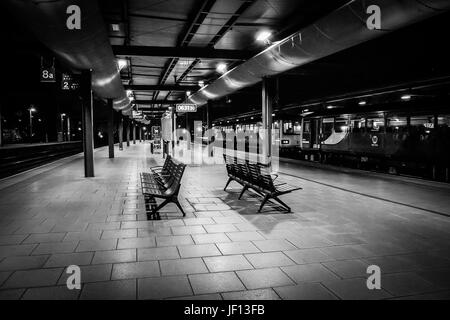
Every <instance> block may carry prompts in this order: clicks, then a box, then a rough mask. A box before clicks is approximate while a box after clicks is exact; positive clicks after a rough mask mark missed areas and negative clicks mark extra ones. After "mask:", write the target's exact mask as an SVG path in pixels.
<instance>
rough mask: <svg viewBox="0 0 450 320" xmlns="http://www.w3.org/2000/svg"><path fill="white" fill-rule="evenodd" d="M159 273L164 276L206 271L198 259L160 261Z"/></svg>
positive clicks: (201, 261)
mask: <svg viewBox="0 0 450 320" xmlns="http://www.w3.org/2000/svg"><path fill="white" fill-rule="evenodd" d="M160 266H161V273H162V274H163V275H165V276H172V275H182V274H195V273H206V272H208V269H207V268H206V265H205V264H204V262H203V260H202V259H200V258H192V259H176V260H162V261H160Z"/></svg>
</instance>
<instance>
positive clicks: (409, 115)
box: [215, 108, 450, 182]
mask: <svg viewBox="0 0 450 320" xmlns="http://www.w3.org/2000/svg"><path fill="white" fill-rule="evenodd" d="M273 116H274V118H273V125H272V129H279V130H278V131H275V130H273V132H276V133H272V140H273V141H277V142H278V144H279V146H280V156H281V157H288V158H293V159H300V160H306V161H312V162H320V163H324V164H331V165H337V166H346V167H355V168H358V169H364V170H372V171H379V172H380V171H381V172H386V173H390V174H396V175H399V174H401V175H410V176H416V177H422V178H426V179H431V180H438V181H444V182H449V168H450V112H449V111H448V110H447V111H446V109H445V108H444V109H436V110H433V109H413V110H411V109H410V110H405V109H399V110H389V111H385V110H380V111H377V110H376V109H375V110H370V111H365V112H352V113H339V112H338V111H337V110H334V111H333V112H328V113H327V112H322V114H318V113H312V112H306V113H302V114H301V115H300V116H295V115H293V114H289V113H283V112H279V113H277V114H274V115H273ZM236 120H237V121H238V122H236ZM236 120H234V121H233V120H227V121H221V122H219V123H217V124H215V129H216V130H217V132H220V133H219V134H217V135H216V139H219V140H220V139H224V142H225V141H226V140H227V138H226V134H227V132H228V133H229V132H231V131H235V132H236V131H239V130H241V131H245V132H250V133H251V134H258V132H259V130H260V128H261V126H262V123H261V122H260V121H257V120H259V119H258V115H257V114H255V115H253V116H252V117H250V118H249V117H247V119H245V118H244V120H242V118H241V119H236ZM255 120H256V121H255ZM229 142H230V141H228V143H229Z"/></svg>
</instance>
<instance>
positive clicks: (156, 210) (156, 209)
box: [152, 199, 170, 214]
mask: <svg viewBox="0 0 450 320" xmlns="http://www.w3.org/2000/svg"><path fill="white" fill-rule="evenodd" d="M169 202H170V199H166V200H164V202H163V203H161V204H160V205H159V206H157V207H156V208H154V209H153V210H152V211H153V214H156V213H157V212H158V211H159V210H161V209H162V208H164V207H165V206H166V205H167V204H168V203H169Z"/></svg>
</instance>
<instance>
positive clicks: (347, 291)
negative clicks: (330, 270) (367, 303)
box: [323, 278, 392, 300]
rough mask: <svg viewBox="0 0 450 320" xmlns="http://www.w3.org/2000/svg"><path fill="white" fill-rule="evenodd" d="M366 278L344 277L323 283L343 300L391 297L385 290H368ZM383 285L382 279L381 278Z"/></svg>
mask: <svg viewBox="0 0 450 320" xmlns="http://www.w3.org/2000/svg"><path fill="white" fill-rule="evenodd" d="M366 281H367V279H358V278H355V279H344V280H330V281H325V282H324V283H323V285H324V286H325V287H327V288H328V289H329V290H330V291H332V292H333V293H334V294H335V295H337V296H338V297H339V298H340V299H343V300H380V299H387V298H390V297H392V296H391V295H390V294H389V293H387V292H386V291H385V290H383V289H380V290H369V289H368V288H367V283H366ZM381 283H382V285H383V280H382V282H381Z"/></svg>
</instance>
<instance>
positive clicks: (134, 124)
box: [133, 121, 136, 144]
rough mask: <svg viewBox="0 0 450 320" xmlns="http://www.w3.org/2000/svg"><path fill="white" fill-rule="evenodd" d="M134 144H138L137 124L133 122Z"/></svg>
mask: <svg viewBox="0 0 450 320" xmlns="http://www.w3.org/2000/svg"><path fill="white" fill-rule="evenodd" d="M133 144H136V123H134V121H133Z"/></svg>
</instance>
